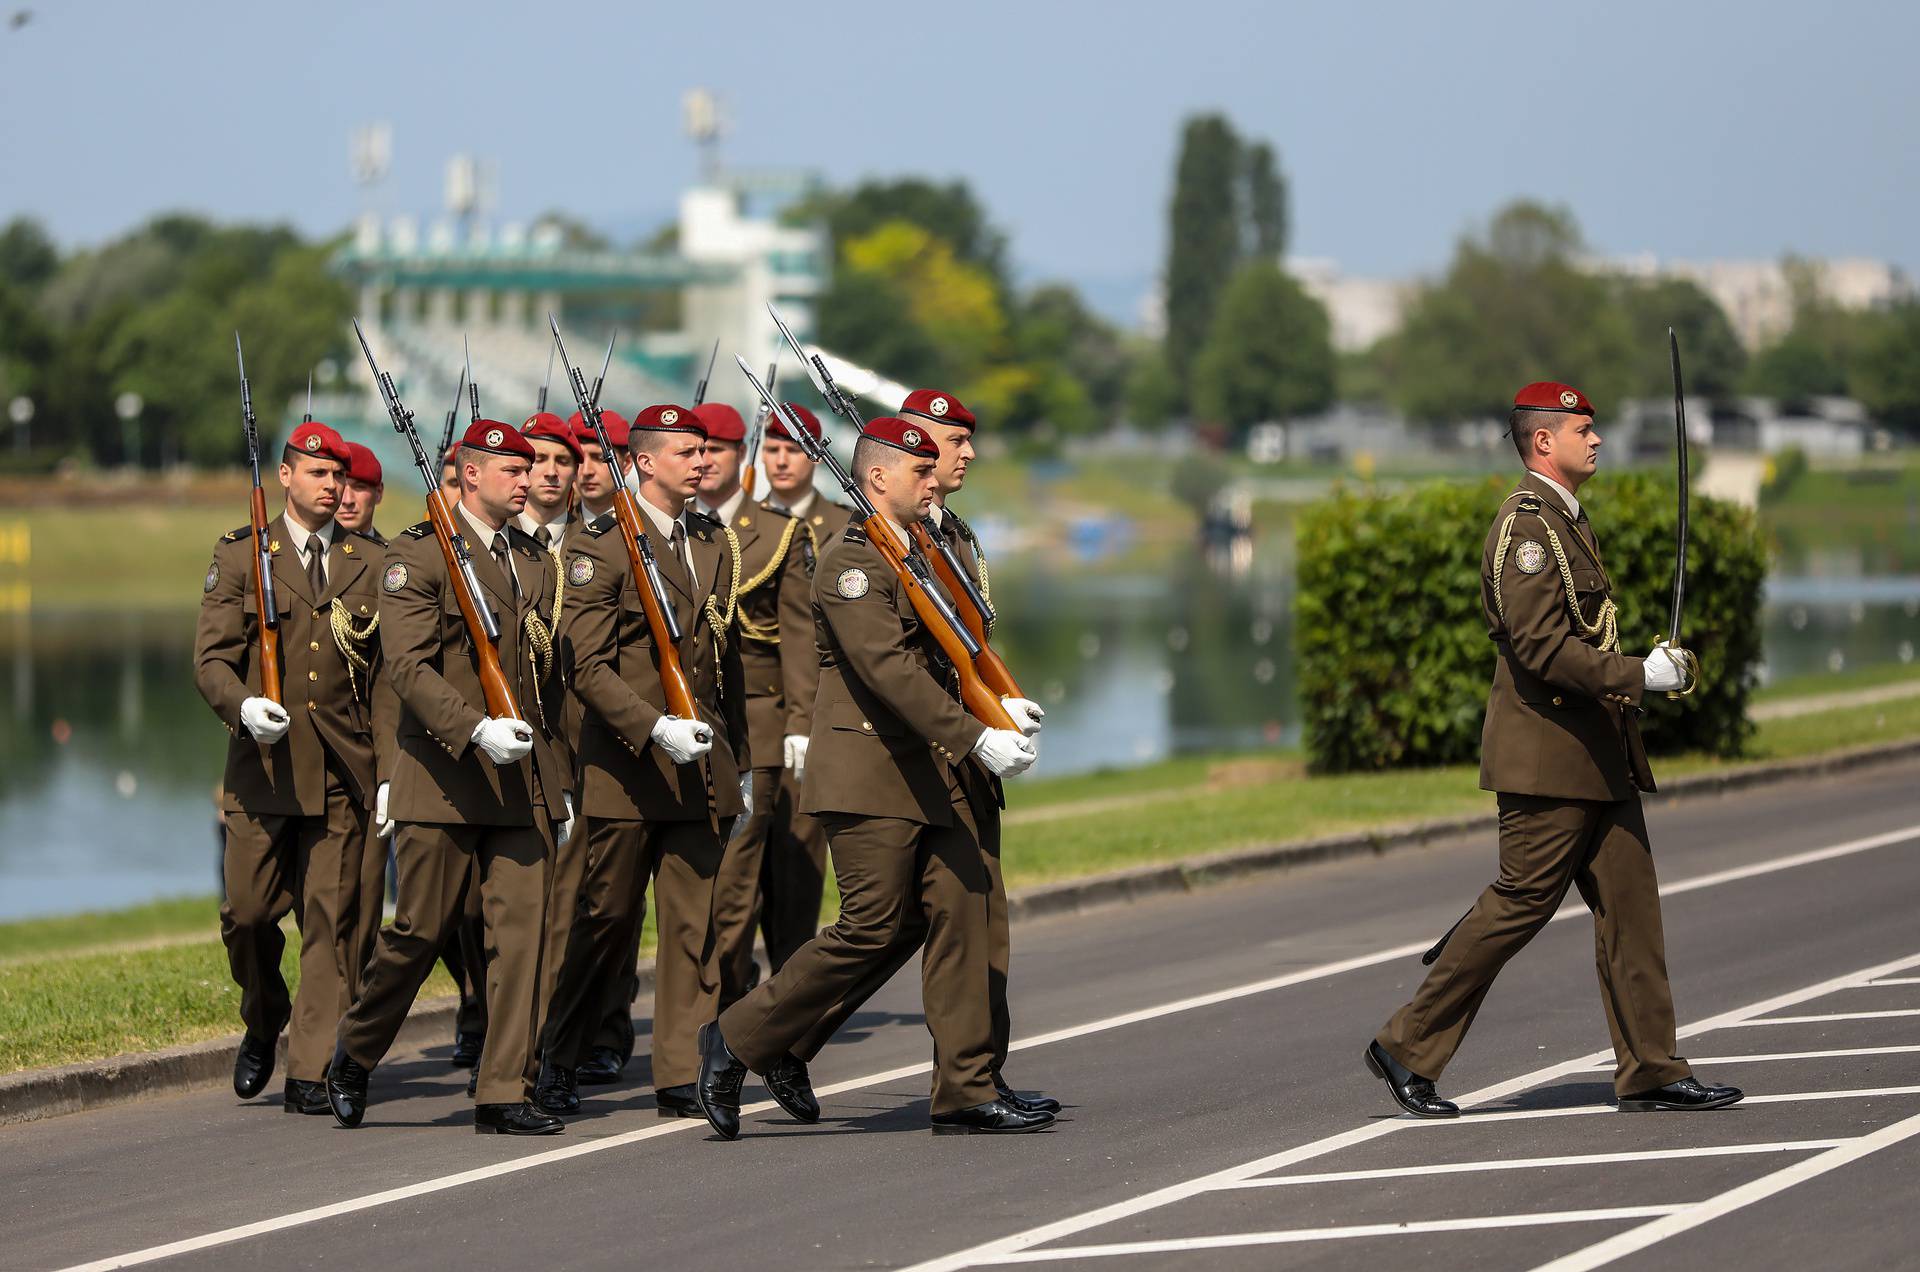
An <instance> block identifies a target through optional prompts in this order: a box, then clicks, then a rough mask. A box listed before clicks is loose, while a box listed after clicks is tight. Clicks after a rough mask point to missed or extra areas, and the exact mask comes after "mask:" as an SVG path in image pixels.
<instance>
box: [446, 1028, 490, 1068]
mask: <svg viewBox="0 0 1920 1272" xmlns="http://www.w3.org/2000/svg"><path fill="white" fill-rule="evenodd" d="M486 1041H487V1036H486V1035H485V1034H477V1033H463V1034H456V1035H455V1036H454V1039H453V1054H452V1055H451V1056H449V1057H448V1058H447V1062H448V1063H449V1064H451V1065H452V1066H453V1067H454V1068H456V1069H471V1068H473V1067H474V1066H475V1065H477V1064H479V1063H480V1048H481V1047H483V1046H485V1045H486Z"/></svg>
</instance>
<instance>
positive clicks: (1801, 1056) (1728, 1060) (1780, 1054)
mask: <svg viewBox="0 0 1920 1272" xmlns="http://www.w3.org/2000/svg"><path fill="white" fill-rule="evenodd" d="M1916 1051H1920V1046H1899V1047H1835V1048H1834V1049H1832V1050H1831V1051H1771V1052H1765V1053H1763V1054H1760V1055H1752V1056H1701V1057H1699V1058H1698V1059H1696V1060H1690V1061H1688V1063H1689V1064H1695V1065H1701V1064H1760V1063H1763V1062H1765V1061H1768V1060H1839V1059H1843V1058H1844V1057H1847V1056H1905V1055H1912V1054H1913V1053H1914V1052H1916ZM1589 1067H1590V1068H1594V1069H1611V1068H1613V1061H1611V1060H1608V1061H1607V1062H1606V1063H1605V1064H1596V1065H1591V1066H1589Z"/></svg>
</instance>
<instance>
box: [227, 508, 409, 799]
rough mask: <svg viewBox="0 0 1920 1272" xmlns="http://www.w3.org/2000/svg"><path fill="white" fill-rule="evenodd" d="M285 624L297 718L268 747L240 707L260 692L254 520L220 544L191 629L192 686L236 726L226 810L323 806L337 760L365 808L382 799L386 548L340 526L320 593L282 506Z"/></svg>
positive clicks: (283, 659) (280, 588) (283, 647)
mask: <svg viewBox="0 0 1920 1272" xmlns="http://www.w3.org/2000/svg"><path fill="white" fill-rule="evenodd" d="M267 535H268V540H269V545H270V547H271V550H272V556H273V565H272V572H273V595H274V607H275V610H276V612H277V615H278V619H279V622H278V626H279V629H280V679H281V693H282V697H283V698H284V699H285V700H284V701H283V702H282V703H281V704H280V705H281V706H283V707H284V708H286V712H287V715H288V717H289V719H290V724H289V725H288V728H287V735H286V737H284V738H282V739H281V740H280V741H279V742H276V743H274V744H273V745H271V746H267V745H264V744H262V743H260V742H257V741H255V740H254V738H253V737H252V736H251V735H249V734H248V733H247V731H246V728H245V726H244V725H243V724H242V723H241V721H240V704H241V702H242V701H244V700H245V699H247V698H253V697H258V696H260V668H259V666H258V661H259V652H260V646H259V643H258V637H259V629H260V618H259V616H260V607H259V605H258V603H257V602H256V599H255V592H254V579H253V566H254V540H253V527H252V526H251V524H249V525H244V526H241V527H239V528H238V529H236V530H232V531H229V532H228V533H226V534H224V535H222V536H221V537H220V541H219V543H217V544H216V545H215V546H214V551H213V564H212V565H210V566H208V567H207V577H206V582H205V585H204V588H203V590H202V595H201V598H200V620H199V624H198V627H197V628H196V630H195V632H194V642H193V663H194V683H195V684H196V685H197V686H198V688H199V690H200V696H201V697H203V698H205V699H206V700H207V705H208V706H210V707H212V708H213V710H214V714H215V715H217V716H219V717H220V720H221V723H223V724H225V725H226V726H227V729H228V731H229V732H230V733H231V734H232V735H233V736H232V737H231V738H230V739H229V740H228V743H227V763H226V775H225V779H224V784H223V794H222V796H221V807H223V808H224V809H226V810H227V811H228V812H245V813H252V814H255V815H257V816H296V815H297V816H304V817H318V816H322V815H324V814H325V812H326V798H327V771H328V769H329V768H331V769H332V770H333V771H334V773H335V774H336V775H337V776H338V778H339V780H340V781H341V783H342V784H343V785H344V786H345V787H346V789H347V791H348V793H349V795H350V796H351V797H352V798H353V799H354V800H355V801H356V802H357V803H359V804H360V806H361V807H363V808H371V807H373V798H374V789H375V785H374V781H375V779H374V768H375V765H374V740H373V739H374V720H373V708H372V705H371V704H372V702H373V686H374V681H375V680H376V679H377V678H378V677H380V675H381V674H382V668H381V660H380V646H379V640H378V637H377V634H376V633H377V620H378V617H379V612H380V601H379V595H380V594H379V590H378V582H379V578H380V570H381V568H382V564H383V558H384V550H383V549H382V547H381V545H380V544H379V542H378V541H376V540H374V539H372V538H369V537H368V536H366V535H364V534H356V533H354V532H352V531H348V530H343V529H341V528H340V527H339V526H337V525H336V526H335V527H334V530H333V542H332V543H331V544H330V545H329V547H328V549H327V558H326V562H327V586H326V589H325V591H323V592H322V593H321V594H320V595H319V596H315V595H313V587H312V584H311V582H310V581H309V579H308V577H307V570H306V565H305V563H304V562H302V561H301V559H300V554H299V553H298V552H296V551H295V550H294V547H293V542H292V539H291V538H290V537H289V535H288V533H287V521H286V517H285V515H284V514H282V515H281V516H278V517H275V518H274V519H273V520H272V521H271V522H269V523H268V525H267Z"/></svg>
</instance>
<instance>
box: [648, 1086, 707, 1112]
mask: <svg viewBox="0 0 1920 1272" xmlns="http://www.w3.org/2000/svg"><path fill="white" fill-rule="evenodd" d="M653 1101H654V1103H655V1104H657V1105H658V1106H659V1109H658V1112H659V1114H660V1116H661V1117H705V1116H706V1114H704V1113H702V1112H701V1111H700V1095H699V1092H698V1091H697V1090H696V1089H695V1086H694V1084H693V1083H691V1082H683V1083H681V1084H680V1085H679V1086H670V1087H661V1088H660V1089H659V1090H657V1091H655V1092H654V1093H653Z"/></svg>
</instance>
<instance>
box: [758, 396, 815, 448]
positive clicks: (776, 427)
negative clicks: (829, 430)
mask: <svg viewBox="0 0 1920 1272" xmlns="http://www.w3.org/2000/svg"><path fill="white" fill-rule="evenodd" d="M787 409H788V410H789V411H792V412H793V413H794V415H795V416H796V417H797V418H798V419H799V421H800V427H801V428H804V429H806V430H807V432H809V433H811V434H812V435H813V438H814V440H815V441H818V440H819V439H820V417H819V416H818V415H815V414H814V413H813V412H812V411H809V410H808V409H807V408H806V407H804V406H802V405H800V404H799V403H798V402H789V403H787ZM767 436H768V437H784V438H786V439H787V440H788V441H790V442H791V441H793V434H791V433H789V432H787V422H786V420H785V419H784V418H782V417H781V416H779V415H775V416H774V417H773V418H772V419H770V420H768V421H767ZM795 444H796V445H797V444H798V443H795Z"/></svg>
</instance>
